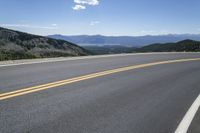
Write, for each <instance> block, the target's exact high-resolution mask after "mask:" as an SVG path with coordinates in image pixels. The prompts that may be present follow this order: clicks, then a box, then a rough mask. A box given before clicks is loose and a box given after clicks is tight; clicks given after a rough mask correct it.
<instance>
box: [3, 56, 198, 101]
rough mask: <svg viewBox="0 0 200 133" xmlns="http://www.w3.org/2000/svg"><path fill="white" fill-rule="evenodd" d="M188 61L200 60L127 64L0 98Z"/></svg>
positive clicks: (30, 88) (21, 90) (6, 93)
mask: <svg viewBox="0 0 200 133" xmlns="http://www.w3.org/2000/svg"><path fill="white" fill-rule="evenodd" d="M188 61H200V58H191V59H179V60H168V61H160V62H153V63H147V64H141V65H133V66H127V67H122V68H117V69H112V70H106V71H102V72H97V73H93V74H88V75H84V76H79V77H75V78H70V79H65V80H61V81H56V82H51V83H47V84H43V85H38V86H34V87H29V88H24V89H19V90H16V91H11V92H5V93H1V94H0V100H5V99H9V98H13V97H17V96H22V95H26V94H29V93H33V92H38V91H42V90H47V89H51V88H55V87H58V86H62V85H67V84H70V83H74V82H79V81H83V80H87V79H92V78H96V77H101V76H106V75H110V74H114V73H119V72H124V71H128V70H133V69H139V68H145V67H150V66H155V65H162V64H171V63H179V62H188Z"/></svg>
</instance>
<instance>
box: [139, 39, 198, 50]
mask: <svg viewBox="0 0 200 133" xmlns="http://www.w3.org/2000/svg"><path fill="white" fill-rule="evenodd" d="M182 51H185V52H200V42H199V41H193V40H183V41H180V42H177V43H165V44H160V43H158V44H152V45H148V46H145V47H142V48H140V49H138V50H137V52H182Z"/></svg>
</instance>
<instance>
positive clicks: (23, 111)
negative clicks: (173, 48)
mask: <svg viewBox="0 0 200 133" xmlns="http://www.w3.org/2000/svg"><path fill="white" fill-rule="evenodd" d="M191 58H200V53H169V54H162V53H160V54H144V55H142V54H141V55H126V56H112V57H100V58H86V59H78V60H68V61H60V62H46V63H38V64H25V65H17V66H4V67H0V93H1V94H4V93H6V92H13V91H16V90H20V89H23V88H27V87H32V86H37V85H43V84H46V83H51V82H55V81H60V80H64V79H68V78H73V77H78V76H82V75H87V74H91V73H96V72H101V71H105V70H111V69H116V68H121V67H127V66H133V65H140V64H147V63H152V62H160V61H167V60H178V59H191ZM199 94H200V60H198V61H188V62H177V63H170V64H160V65H155V66H149V67H144V68H138V69H133V70H128V71H123V72H118V73H112V74H108V75H104V76H100V77H96V78H91V79H87V80H82V81H79V82H74V83H71V84H66V85H62V86H57V87H52V88H50V89H47V90H42V91H37V92H34V93H28V94H25V95H21V96H15V97H12V98H9V99H4V100H0V133H173V132H175V130H176V128H177V126H178V125H179V123H180V122H181V120H182V119H183V117H184V115H185V113H186V112H187V111H188V109H189V108H190V106H191V105H192V103H193V102H194V100H195V99H196V98H197V97H198V95H199ZM197 125H199V111H198V113H197V115H196V117H195V118H194V121H193V122H192V125H191V126H190V129H189V132H190V133H194V132H198V133H199V131H200V130H199V128H196V127H197Z"/></svg>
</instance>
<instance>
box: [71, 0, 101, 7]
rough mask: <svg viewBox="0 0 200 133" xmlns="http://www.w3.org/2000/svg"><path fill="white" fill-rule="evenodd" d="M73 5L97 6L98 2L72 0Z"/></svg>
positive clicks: (92, 0)
mask: <svg viewBox="0 0 200 133" xmlns="http://www.w3.org/2000/svg"><path fill="white" fill-rule="evenodd" d="M74 3H76V4H82V5H93V6H94V5H98V4H99V1H98V0H74Z"/></svg>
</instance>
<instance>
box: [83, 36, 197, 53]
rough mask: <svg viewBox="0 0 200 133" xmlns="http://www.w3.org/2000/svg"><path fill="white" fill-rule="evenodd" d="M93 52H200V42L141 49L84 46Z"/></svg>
mask: <svg viewBox="0 0 200 133" xmlns="http://www.w3.org/2000/svg"><path fill="white" fill-rule="evenodd" d="M83 47H84V48H85V49H87V50H89V51H92V52H93V54H97V55H100V54H119V53H140V52H184V51H185V52H200V42H199V41H193V40H183V41H180V42H177V43H156V44H151V45H147V46H144V47H141V48H136V47H126V46H120V45H105V46H83Z"/></svg>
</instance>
